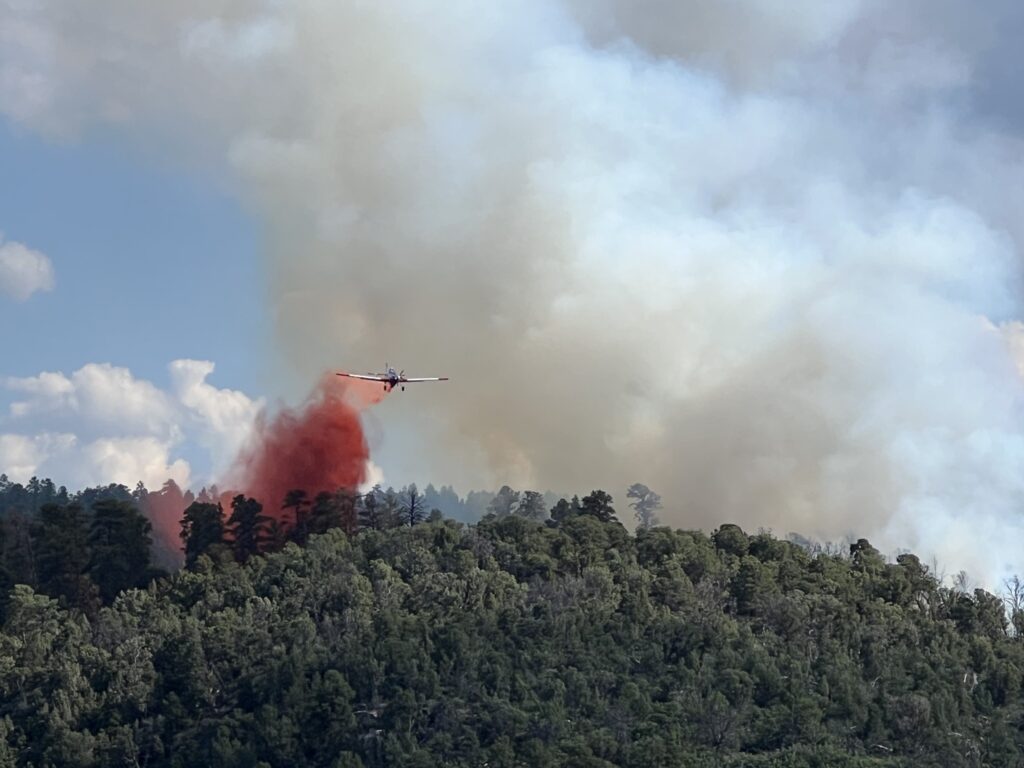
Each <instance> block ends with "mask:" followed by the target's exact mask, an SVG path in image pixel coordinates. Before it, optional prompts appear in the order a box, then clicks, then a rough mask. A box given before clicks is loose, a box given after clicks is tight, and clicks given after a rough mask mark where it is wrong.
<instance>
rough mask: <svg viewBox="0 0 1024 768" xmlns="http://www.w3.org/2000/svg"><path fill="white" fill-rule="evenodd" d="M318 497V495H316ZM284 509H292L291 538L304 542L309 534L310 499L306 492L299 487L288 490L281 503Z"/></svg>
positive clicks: (300, 542)
mask: <svg viewBox="0 0 1024 768" xmlns="http://www.w3.org/2000/svg"><path fill="white" fill-rule="evenodd" d="M317 498H319V497H317ZM281 508H282V509H284V510H288V509H290V510H292V525H291V539H292V541H295V542H297V543H299V544H305V543H306V539H308V538H309V534H310V523H309V516H310V510H309V508H310V501H309V498H308V497H307V495H306V492H305V491H304V490H302V489H301V488H295V489H293V490H290V491H288V493H286V494H285V497H284V503H283V504H282V505H281Z"/></svg>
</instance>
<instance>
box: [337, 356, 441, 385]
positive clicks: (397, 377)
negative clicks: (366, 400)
mask: <svg viewBox="0 0 1024 768" xmlns="http://www.w3.org/2000/svg"><path fill="white" fill-rule="evenodd" d="M384 368H385V369H386V371H387V372H386V373H339V374H338V375H339V376H347V377H348V378H350V379H362V380H363V381H377V382H380V383H381V384H383V385H384V391H385V392H390V391H391V390H392V389H394V388H395V385H397V384H401V385H402V391H403V392H404V391H405V385H406V384H416V383H417V382H420V381H448V377H447V376H433V377H428V378H421V379H410V378H409V377H407V376H406V375H405V371H396V370H395V369H394V368H392V367H391V366H390V365H388V364H387V363H384Z"/></svg>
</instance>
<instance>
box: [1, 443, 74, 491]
mask: <svg viewBox="0 0 1024 768" xmlns="http://www.w3.org/2000/svg"><path fill="white" fill-rule="evenodd" d="M75 443H76V439H75V436H74V435H67V434H65V435H60V434H49V433H45V434H40V435H31V436H29V435H16V434H0V474H6V475H7V476H8V477H9V478H10V479H11V480H13V481H14V482H18V483H24V482H26V481H27V480H28V479H29V478H31V477H32V476H33V475H38V474H40V472H39V469H40V467H42V466H43V465H44V464H45V463H46V462H47V461H48V460H50V459H51V458H53V457H55V456H59V455H60V454H62V453H65V452H67V451H70V450H71V449H73V448H74V446H75Z"/></svg>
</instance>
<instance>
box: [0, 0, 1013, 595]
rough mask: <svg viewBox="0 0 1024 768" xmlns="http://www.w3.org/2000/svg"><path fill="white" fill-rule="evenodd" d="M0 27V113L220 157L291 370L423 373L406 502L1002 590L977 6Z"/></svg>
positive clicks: (411, 427)
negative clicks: (421, 489) (673, 531)
mask: <svg viewBox="0 0 1024 768" xmlns="http://www.w3.org/2000/svg"><path fill="white" fill-rule="evenodd" d="M0 9H2V10H0V43H2V45H0V97H2V98H0V105H2V106H0V110H3V111H4V113H5V114H6V115H7V117H8V118H9V119H11V120H14V121H16V122H18V123H20V124H23V125H25V126H28V127H30V128H32V129H36V130H39V131H42V132H45V133H47V134H50V135H54V136H56V137H60V138H66V137H73V136H75V135H77V134H79V133H81V132H83V131H90V130H96V129H97V127H102V128H105V129H108V130H109V129H113V130H116V131H118V132H119V133H120V134H122V135H126V136H130V137H133V139H134V140H136V141H138V142H139V143H140V144H141V145H143V146H148V148H149V149H151V150H152V151H155V152H159V153H161V155H162V156H163V157H164V158H165V159H166V160H167V161H174V162H183V163H196V162H203V163H213V164H215V165H217V166H220V165H221V164H222V166H223V170H224V172H225V173H226V174H227V178H228V179H229V180H228V182H227V183H228V184H229V185H233V186H234V187H235V188H236V189H237V190H238V191H239V194H240V195H241V196H242V197H243V198H244V199H245V200H246V202H247V203H248V204H249V205H250V206H251V207H252V209H253V210H254V211H256V212H257V213H258V214H259V216H260V217H261V219H262V221H263V223H264V225H265V228H266V238H267V255H266V258H267V259H268V265H269V269H270V270H271V277H270V284H271V286H272V292H273V295H272V297H271V299H272V307H273V311H274V313H275V323H276V329H277V334H278V342H279V349H280V353H281V356H282V360H283V362H285V363H287V365H289V366H293V367H295V369H296V370H297V372H298V375H300V376H303V377H305V378H306V380H309V379H311V378H313V377H315V376H317V375H319V373H320V372H321V371H322V370H323V369H324V368H325V367H327V366H332V365H342V364H348V365H350V366H352V367H356V368H359V369H363V368H366V367H370V366H373V365H377V364H379V363H381V362H383V360H384V359H385V358H386V359H389V360H390V361H391V362H393V363H398V364H400V365H402V366H403V367H405V368H406V369H407V370H408V371H409V372H410V373H414V374H419V373H421V372H422V374H423V375H436V374H443V375H448V376H451V377H452V382H450V385H444V386H439V387H437V388H434V389H430V390H429V391H422V390H417V391H416V393H415V394H416V396H415V398H413V397H408V396H407V397H405V398H398V397H396V398H391V399H390V400H389V403H388V407H389V409H392V413H391V414H390V415H389V419H393V421H389V424H393V425H399V424H401V425H403V426H402V429H403V430H407V431H406V434H409V435H414V436H415V437H410V438H409V439H410V440H414V442H415V444H416V445H422V446H424V449H423V450H422V451H420V452H419V454H418V455H417V456H416V457H415V462H416V466H418V467H421V468H422V472H423V476H424V477H433V478H436V479H437V480H438V481H440V482H451V483H455V484H457V485H459V486H460V487H497V486H498V485H500V484H502V483H504V482H507V483H509V484H511V485H513V486H515V487H520V488H523V487H531V488H538V489H542V490H544V489H556V490H559V491H562V490H565V491H569V492H572V491H574V490H580V491H584V492H585V491H586V490H589V489H591V488H595V487H608V488H625V487H626V486H628V485H629V484H630V483H632V482H635V481H641V482H644V483H646V484H648V485H650V486H651V487H652V488H655V489H656V490H657V491H658V492H659V493H661V494H662V496H663V497H664V499H665V501H666V515H665V516H666V518H668V520H667V521H668V522H671V523H674V524H679V525H690V526H704V527H708V526H713V525H717V524H719V523H721V522H724V521H727V520H728V521H735V522H738V523H740V524H742V525H745V526H747V527H757V526H765V527H770V528H773V529H775V530H776V531H779V532H784V531H789V530H795V531H799V532H801V533H803V534H806V535H809V536H816V537H820V538H823V539H839V538H842V537H843V536H845V535H847V534H849V533H857V534H862V535H867V536H869V537H870V538H871V539H872V541H876V542H877V543H879V544H880V545H881V546H882V547H883V548H896V547H906V548H911V549H915V550H920V551H922V553H923V554H926V555H930V554H934V555H936V556H938V557H939V558H940V559H944V560H946V561H948V562H952V563H956V564H958V565H962V566H963V567H965V568H967V569H968V570H969V571H971V572H972V573H978V574H988V575H989V577H990V578H992V579H997V578H998V577H999V576H1000V575H1001V574H1002V573H1003V572H1004V571H1006V570H1012V569H1015V568H1016V569H1018V570H1019V569H1020V567H1021V565H1022V562H1021V559H1020V558H1019V555H1018V554H1017V553H1016V551H1015V548H1013V546H1012V545H1011V544H1010V542H1013V541H1014V540H1015V539H1016V538H1017V536H1019V535H1020V534H1021V533H1022V532H1024V530H1022V529H1024V519H1022V517H1021V509H1022V508H1024V389H1022V383H1021V377H1020V373H1019V371H1018V364H1019V362H1018V361H1019V360H1021V358H1022V356H1021V355H1020V354H1019V351H1020V349H1021V348H1022V346H1024V326H1021V325H1020V324H1019V323H1018V322H1017V321H1018V320H1019V319H1020V318H1021V317H1022V316H1024V313H1022V307H1021V278H1022V274H1021V244H1022V242H1024V223H1022V219H1021V218H1020V217H1019V215H1018V211H1019V210H1020V206H1021V202H1022V197H1024V185H1022V184H1021V181H1022V176H1024V173H1022V165H1021V142H1020V136H1021V131H1020V129H1021V125H1022V122H1021V118H1022V115H1021V113H1020V109H1021V108H1020V106H1019V103H1018V101H1017V97H1016V92H1015V87H1014V86H1015V84H1016V83H1015V76H1014V72H1016V71H1017V67H1018V63H1019V56H1020V54H1018V53H1017V35H1016V34H1015V31H1016V30H1019V29H1020V28H1021V24H1020V22H1021V11H1019V10H1018V9H1017V7H1016V6H1015V5H1014V4H1012V3H1009V2H995V3H991V4H988V5H986V6H985V9H984V10H981V9H979V8H978V7H976V6H968V5H967V4H965V3H956V2H924V1H923V0H921V1H920V2H909V3H904V4H901V5H900V6H899V7H898V8H894V7H893V6H892V4H883V3H880V2H875V1H874V0H845V1H844V2H838V3H829V4H821V3H815V2H810V1H809V0H808V1H807V2H803V1H801V2H796V3H794V2H776V1H773V0H735V2H730V3H720V2H711V0H692V1H691V2H682V3H680V2H668V0H645V1H644V2H640V3H626V2H624V1H623V0H601V2H581V1H580V0H562V1H561V2H556V1H552V2H539V0H528V1H527V2H522V3H516V4H503V5H500V6H493V7H491V6H486V7H482V6H480V4H477V3H469V2H463V1H460V0H455V1H454V2H448V3H444V4H440V5H438V4H434V5H431V6H429V7H428V6H424V5H422V4H419V3H412V2H393V3H365V2H354V1H352V2H322V1H321V0H305V1H303V2H296V3H290V4H279V3H275V2H255V1H254V2H232V1H231V0H220V1H219V2H202V3H200V2H198V0H188V1H185V2H179V3H175V4H173V6H169V5H166V4H164V5H160V6H151V5H145V6H140V5H138V4H135V3H129V2H124V0H101V1H99V2H95V3H90V4H89V6H88V7H87V8H86V7H82V8H80V9H79V8H75V7H71V6H67V5H66V4H53V5H50V4H48V3H46V2H32V3H27V2H24V1H23V0H2V2H0ZM396 439H404V438H396ZM623 501H624V500H623Z"/></svg>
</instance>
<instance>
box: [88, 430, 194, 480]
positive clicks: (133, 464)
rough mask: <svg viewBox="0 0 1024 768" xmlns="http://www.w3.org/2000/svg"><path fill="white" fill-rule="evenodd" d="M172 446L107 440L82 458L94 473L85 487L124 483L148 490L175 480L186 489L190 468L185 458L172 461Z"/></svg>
mask: <svg viewBox="0 0 1024 768" xmlns="http://www.w3.org/2000/svg"><path fill="white" fill-rule="evenodd" d="M170 451H171V446H170V445H168V444H167V443H166V442H162V441H160V440H159V439H157V438H154V437H135V438H105V439H102V440H96V441H95V442H93V443H90V444H89V445H87V446H85V448H84V450H83V451H82V455H81V458H82V459H84V466H85V467H86V468H87V471H88V472H90V473H91V477H89V479H87V480H84V482H83V484H88V485H93V484H104V483H121V484H123V485H127V486H129V487H131V486H133V485H135V483H137V482H138V481H140V480H141V481H142V482H143V483H145V485H146V487H147V488H159V487H160V486H161V485H163V483H165V482H166V481H167V480H174V482H176V483H177V484H178V485H179V486H181V487H182V488H187V487H188V484H189V479H190V471H191V470H190V467H189V464H188V462H187V461H184V460H183V459H175V460H171V458H170Z"/></svg>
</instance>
